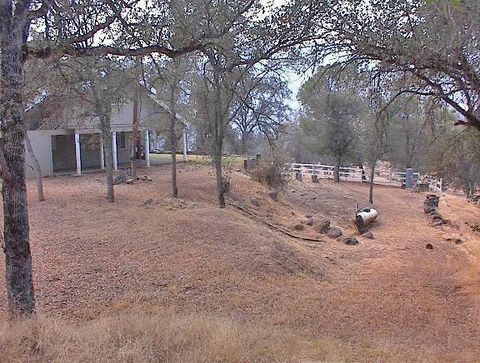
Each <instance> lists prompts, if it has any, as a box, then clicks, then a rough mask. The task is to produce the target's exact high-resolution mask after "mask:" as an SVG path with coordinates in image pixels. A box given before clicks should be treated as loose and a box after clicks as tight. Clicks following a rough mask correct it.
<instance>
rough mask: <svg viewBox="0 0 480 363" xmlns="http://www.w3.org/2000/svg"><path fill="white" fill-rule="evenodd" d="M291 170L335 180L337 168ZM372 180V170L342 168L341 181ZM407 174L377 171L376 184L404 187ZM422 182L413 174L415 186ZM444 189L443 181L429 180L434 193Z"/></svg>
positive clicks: (317, 166)
mask: <svg viewBox="0 0 480 363" xmlns="http://www.w3.org/2000/svg"><path fill="white" fill-rule="evenodd" d="M288 167H289V170H290V171H291V172H294V173H300V174H301V175H302V176H303V177H308V176H312V175H316V176H317V177H318V178H319V179H333V177H334V172H335V166H332V165H322V164H303V163H293V164H289V165H288ZM369 179H370V170H368V169H362V168H360V167H358V166H356V167H341V168H340V180H344V181H353V182H362V181H363V182H365V181H367V180H369ZM405 180H406V172H392V171H388V172H385V171H376V172H375V183H376V184H384V185H392V186H397V187H402V186H404V185H405ZM420 180H421V175H420V173H413V186H414V188H416V187H417V184H418V183H419V181H420ZM442 187H443V183H442V179H433V178H431V179H429V189H430V190H431V191H434V192H441V191H442Z"/></svg>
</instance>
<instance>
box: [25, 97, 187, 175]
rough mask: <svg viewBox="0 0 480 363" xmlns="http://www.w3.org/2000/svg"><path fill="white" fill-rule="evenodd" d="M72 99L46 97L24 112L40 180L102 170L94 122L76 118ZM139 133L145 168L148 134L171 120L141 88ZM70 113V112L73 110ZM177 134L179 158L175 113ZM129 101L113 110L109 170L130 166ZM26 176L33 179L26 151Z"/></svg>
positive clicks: (181, 128) (182, 124) (181, 125)
mask: <svg viewBox="0 0 480 363" xmlns="http://www.w3.org/2000/svg"><path fill="white" fill-rule="evenodd" d="M76 102H78V100H73V99H68V100H67V99H64V98H63V99H61V98H58V97H46V98H45V99H44V100H43V101H42V102H39V103H38V104H36V105H35V106H33V107H32V108H30V109H29V110H27V112H26V114H25V123H26V126H27V133H28V137H29V139H30V142H31V145H32V148H33V151H34V154H35V156H36V158H37V160H38V162H39V163H40V168H41V170H42V175H43V176H51V175H55V174H60V173H61V174H68V173H76V174H82V172H85V171H87V170H100V169H104V168H105V162H104V152H103V142H102V138H101V135H100V129H99V125H98V124H99V122H98V118H96V117H93V116H91V115H86V114H82V112H81V111H79V110H82V107H81V105H80V107H79V105H78V104H74V103H76ZM139 105H140V117H139V124H140V131H141V134H142V135H143V139H144V140H143V147H144V151H145V165H146V166H150V144H151V143H150V134H151V133H152V132H158V131H161V130H163V131H166V130H168V125H169V123H170V119H171V112H170V111H169V108H168V107H167V106H166V105H165V104H164V103H163V102H162V101H160V100H157V99H156V97H155V96H154V95H153V94H151V93H149V92H148V91H147V90H146V89H143V92H141V97H140V102H139ZM74 110H76V111H74ZM175 117H176V119H177V120H178V121H179V122H177V125H178V131H177V133H178V134H182V139H183V154H184V158H185V157H186V154H187V135H186V122H185V120H183V118H182V117H181V116H180V115H178V114H176V115H175ZM132 120H133V101H129V102H126V103H124V104H121V105H114V106H113V114H112V119H111V129H112V142H113V159H114V168H115V170H118V169H119V168H121V167H122V166H126V165H128V164H129V162H130V157H131V150H132V146H131V141H130V140H131V133H132V125H133V122H132ZM26 165H27V170H26V171H27V176H29V177H33V176H34V170H33V168H32V167H31V165H33V163H32V160H31V156H30V155H29V153H28V152H27V153H26Z"/></svg>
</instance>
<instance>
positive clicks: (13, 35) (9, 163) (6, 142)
mask: <svg viewBox="0 0 480 363" xmlns="http://www.w3.org/2000/svg"><path fill="white" fill-rule="evenodd" d="M0 23H2V26H1V31H0V49H1V51H2V62H1V77H0V78H1V79H2V87H1V98H0V118H1V119H2V125H1V126H2V136H3V145H2V146H3V147H2V150H1V151H3V156H4V158H3V157H2V161H4V162H5V165H3V168H4V170H3V180H4V187H3V221H4V233H3V239H4V252H5V265H6V267H5V278H6V284H7V297H8V311H9V313H10V316H11V317H12V318H16V317H24V316H31V315H33V314H34V313H35V292H34V288H33V279H32V255H31V251H30V233H29V224H28V205H27V188H26V184H25V145H24V140H25V126H24V106H23V99H22V91H21V90H22V83H23V63H22V51H21V46H22V35H23V34H22V32H23V30H24V29H23V27H19V26H18V24H15V23H14V21H13V19H12V2H8V1H7V2H1V3H0Z"/></svg>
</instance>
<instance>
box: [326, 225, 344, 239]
mask: <svg viewBox="0 0 480 363" xmlns="http://www.w3.org/2000/svg"><path fill="white" fill-rule="evenodd" d="M342 234H343V232H342V230H341V229H340V228H337V227H330V228H329V229H328V231H327V236H328V237H330V238H338V237H340V236H341V235H342Z"/></svg>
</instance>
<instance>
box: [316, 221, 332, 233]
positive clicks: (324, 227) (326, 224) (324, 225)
mask: <svg viewBox="0 0 480 363" xmlns="http://www.w3.org/2000/svg"><path fill="white" fill-rule="evenodd" d="M314 228H315V231H317V232H318V233H323V234H325V233H327V232H328V230H329V228H330V221H329V220H328V219H322V220H321V221H319V222H317V223H315V227H314Z"/></svg>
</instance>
